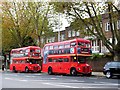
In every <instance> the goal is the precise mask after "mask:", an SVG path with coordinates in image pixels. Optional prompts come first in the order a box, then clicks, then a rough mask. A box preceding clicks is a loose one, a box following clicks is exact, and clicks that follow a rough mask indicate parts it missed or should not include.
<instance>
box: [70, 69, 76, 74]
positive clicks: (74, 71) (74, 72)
mask: <svg viewBox="0 0 120 90" xmlns="http://www.w3.org/2000/svg"><path fill="white" fill-rule="evenodd" d="M70 75H72V76H76V75H77V71H76V69H75V68H72V69H71V70H70Z"/></svg>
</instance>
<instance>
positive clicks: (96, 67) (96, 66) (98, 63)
mask: <svg viewBox="0 0 120 90" xmlns="http://www.w3.org/2000/svg"><path fill="white" fill-rule="evenodd" d="M109 61H113V59H112V58H111V57H104V58H96V59H93V60H87V63H88V64H89V65H91V66H92V69H93V71H95V72H101V71H103V67H104V65H105V64H106V63H107V62H109Z"/></svg>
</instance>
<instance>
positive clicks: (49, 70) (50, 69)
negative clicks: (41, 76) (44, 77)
mask: <svg viewBox="0 0 120 90" xmlns="http://www.w3.org/2000/svg"><path fill="white" fill-rule="evenodd" d="M48 74H49V75H52V74H53V72H52V68H51V67H49V68H48Z"/></svg>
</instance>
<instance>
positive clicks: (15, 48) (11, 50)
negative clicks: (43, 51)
mask: <svg viewBox="0 0 120 90" xmlns="http://www.w3.org/2000/svg"><path fill="white" fill-rule="evenodd" d="M28 48H40V47H38V46H27V47H21V48H15V49H12V50H11V51H14V50H18V51H19V50H22V49H28Z"/></svg>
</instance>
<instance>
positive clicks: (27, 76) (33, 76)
mask: <svg viewBox="0 0 120 90" xmlns="http://www.w3.org/2000/svg"><path fill="white" fill-rule="evenodd" d="M25 77H35V76H25Z"/></svg>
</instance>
